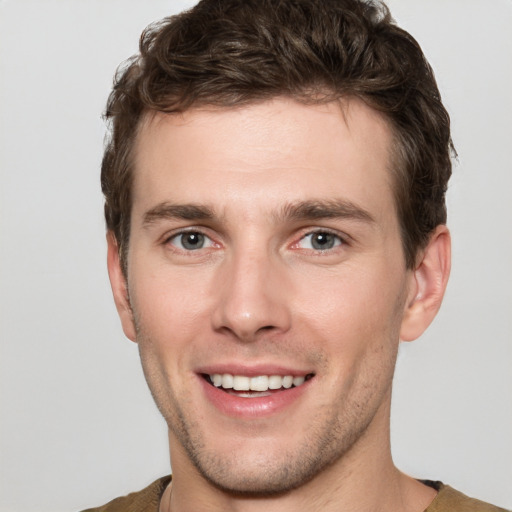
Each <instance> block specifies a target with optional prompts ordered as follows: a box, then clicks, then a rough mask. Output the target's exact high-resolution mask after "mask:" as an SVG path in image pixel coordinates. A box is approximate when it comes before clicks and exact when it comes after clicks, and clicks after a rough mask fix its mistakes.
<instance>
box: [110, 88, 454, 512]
mask: <svg viewBox="0 0 512 512" xmlns="http://www.w3.org/2000/svg"><path fill="white" fill-rule="evenodd" d="M392 143H393V141H392V136H391V131H390V129H389V127H388V125H387V123H386V122H385V120H384V119H383V118H382V117H381V116H380V115H379V114H378V113H376V112H375V111H373V110H371V109H370V108H369V107H367V106H366V105H364V104H363V103H362V102H359V101H357V100H348V101H345V102H344V103H343V104H339V103H331V104H326V105H314V106H311V105H309V106H306V105H301V104H299V103H296V102H294V101H293V100H291V99H286V98H276V99H274V100H272V101H268V102H264V103H259V104H255V105H251V106H244V107H242V108H238V109H213V108H212V109H195V110H191V111H188V112H186V113H184V114H183V115H180V116H178V115H174V116H169V115H162V114H155V115H151V116H148V117H147V118H146V120H145V122H144V124H143V125H142V127H141V131H140V134H139V137H138V140H137V144H136V148H135V169H136V172H135V181H134V188H133V197H134V200H133V209H132V217H131V223H132V225H131V233H130V244H129V250H128V267H127V269H128V270H127V279H125V276H124V275H123V273H122V271H121V267H120V263H119V257H118V251H117V245H116V242H115V239H114V237H113V236H112V235H111V234H109V236H108V243H109V253H108V264H109V274H110V278H111V283H112V288H113V292H114V298H115V301H116V305H117V308H118V311H119V314H120V317H121V321H122V325H123V329H124V331H125V334H126V335H127V336H128V338H130V339H131V340H134V341H136V342H137V343H138V344H139V349H140V354H141V359H142V364H143V368H144V372H145V375H146V379H147V381H148V384H149V387H150V389H151V391H152V393H153V396H154V398H155V401H156V403H157V405H158V406H159V408H160V410H161V412H162V414H163V416H164V418H165V419H166V421H167V424H168V426H169V440H170V450H171V463H172V467H173V484H172V494H171V492H170V489H168V490H167V491H166V494H165V495H164V498H163V500H162V507H161V509H162V510H167V509H168V508H169V507H170V508H172V510H173V511H174V512H182V511H185V510H190V511H192V510H193V511H196V512H197V511H201V510H243V511H252V510H265V511H267V512H268V511H272V510H274V509H275V510H279V511H287V510H290V511H291V510H299V509H305V510H322V511H329V510H358V511H365V510H368V511H370V510H372V511H373V510H390V511H391V510H393V511H399V510H408V511H415V510H417V511H418V512H419V511H422V510H424V509H425V508H426V506H427V505H428V504H429V503H430V501H431V500H432V499H433V497H434V495H435V491H433V490H432V489H430V488H427V487H425V486H423V485H422V484H420V483H418V482H417V481H415V480H413V479H411V478H409V477H407V476H405V475H403V474H401V473H400V472H399V471H398V470H397V469H396V468H395V467H394V465H393V462H392V459H391V454H390V447H389V410H390V401H391V383H392V377H393V371H394V366H395V360H396V354H397V350H398V344H399V340H400V339H402V340H412V339H415V338H416V337H418V336H419V335H420V334H421V333H422V332H423V331H424V330H425V328H426V327H427V326H428V325H429V323H430V322H431V321H432V319H433V318H434V316H435V314H436V312H437V310H438V308H439V306H440V303H441V300H442V296H443V293H444V289H445V286H446V281H447V278H448V274H449V268H450V239H449V234H448V231H447V229H446V227H444V226H439V227H438V228H437V230H436V231H435V232H434V233H433V234H432V237H431V240H430V243H429V245H428V246H427V248H426V249H425V250H424V251H421V253H420V254H419V255H418V264H417V266H416V268H415V269H414V270H408V269H406V267H405V262H404V255H403V249H402V243H401V239H400V233H399V225H398V219H397V216H396V212H395V207H394V203H393V194H392V188H391V187H392V183H391V178H390V176H391V174H390V172H389V166H390V165H392V163H391V161H390V157H389V155H390V153H391V151H390V149H391V145H392ZM305 203H306V206H311V204H314V205H315V206H316V207H317V208H316V210H315V209H312V208H309V209H308V208H306V207H305V206H304V205H305ZM170 205H172V207H169V206H170ZM176 205H188V206H187V208H188V209H187V208H185V209H183V208H181V209H179V208H178V209H177V208H176ZM190 205H194V207H195V208H194V209H192V210H191V208H190ZM319 205H321V208H319V207H318V206H319ZM198 207H200V208H198ZM206 209H207V210H208V216H205V215H204V210H206ZM319 209H321V210H322V212H321V213H320V214H319V213H316V214H315V213H313V211H314V210H315V211H316V212H318V210H319ZM184 212H185V213H184ZM201 212H202V216H201V215H199V214H200V213H201ZM290 212H293V215H292V214H291V213H290ZM185 217H186V218H185ZM193 217H194V218H193ZM184 230H185V231H188V232H190V231H192V232H193V233H200V234H201V235H203V236H204V240H205V243H204V245H203V246H200V248H198V249H195V250H190V249H187V248H186V247H184V246H183V242H186V241H187V240H190V238H186V236H185V238H184V236H183V231H184ZM312 233H322V234H323V235H321V236H325V234H326V233H329V234H330V235H332V238H330V239H329V240H330V242H331V244H330V245H329V244H327V246H326V247H327V248H326V249H320V250H319V249H318V245H314V242H315V241H318V238H317V236H318V235H314V234H312ZM216 365H228V366H229V365H232V366H233V367H238V366H240V367H243V368H245V367H246V366H252V365H258V367H259V368H265V367H267V366H269V367H270V366H276V365H277V366H279V365H280V366H283V365H284V366H285V367H286V368H290V369H293V370H294V371H296V372H303V373H308V374H311V375H313V378H311V379H310V380H309V381H308V382H307V383H306V385H305V386H304V388H302V390H301V392H300V394H298V396H297V397H296V398H295V399H293V400H291V401H290V403H286V405H285V406H284V407H278V408H277V409H275V410H270V409H269V411H270V412H267V413H261V411H259V412H258V411H256V412H255V413H254V414H253V413H252V412H251V411H249V413H247V414H244V415H237V414H225V413H224V412H223V411H221V410H219V408H218V407H217V406H216V405H214V404H213V403H212V401H211V400H210V398H209V395H208V393H207V392H205V389H207V388H205V385H206V386H209V384H205V381H204V379H203V378H202V377H201V376H200V375H199V373H200V372H201V369H204V368H211V367H215V366H216ZM237 365H238V366H237ZM233 373H236V372H233ZM299 389H300V388H299ZM285 393H286V392H285ZM222 396H224V395H222ZM246 400H252V399H251V398H247V399H246Z"/></svg>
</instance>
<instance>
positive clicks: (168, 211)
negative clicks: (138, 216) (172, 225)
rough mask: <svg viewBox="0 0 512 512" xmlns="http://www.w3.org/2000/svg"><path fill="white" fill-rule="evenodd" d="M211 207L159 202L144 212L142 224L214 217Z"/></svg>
mask: <svg viewBox="0 0 512 512" xmlns="http://www.w3.org/2000/svg"><path fill="white" fill-rule="evenodd" d="M214 216H215V215H214V213H213V210H212V209H211V208H209V207H208V206H205V205H199V204H193V203H191V204H173V203H167V202H164V203H160V204H158V205H156V206H155V207H154V208H151V209H150V210H148V211H147V212H146V213H145V214H144V219H143V225H144V226H148V225H150V224H153V223H154V222H157V221H159V220H166V219H168V220H172V219H179V220H210V219H213V218H214Z"/></svg>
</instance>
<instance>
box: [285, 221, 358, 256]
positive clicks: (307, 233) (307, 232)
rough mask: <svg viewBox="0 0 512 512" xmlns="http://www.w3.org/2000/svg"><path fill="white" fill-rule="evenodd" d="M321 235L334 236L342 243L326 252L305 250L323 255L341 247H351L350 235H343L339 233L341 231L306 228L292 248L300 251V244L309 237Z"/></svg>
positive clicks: (324, 228)
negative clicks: (322, 253)
mask: <svg viewBox="0 0 512 512" xmlns="http://www.w3.org/2000/svg"><path fill="white" fill-rule="evenodd" d="M319 233H325V234H329V235H333V236H335V237H336V238H338V239H339V241H340V243H339V244H337V245H335V246H334V247H332V248H331V249H325V250H321V249H305V250H312V251H315V252H318V253H321V252H329V251H333V250H336V248H338V247H340V246H347V245H349V240H350V237H349V236H348V235H346V234H345V233H341V232H339V231H337V230H335V229H332V228H326V227H315V228H305V229H303V230H301V234H300V237H299V238H298V240H296V241H295V242H293V244H292V248H297V249H300V247H298V246H299V244H300V242H301V241H302V240H304V239H305V238H306V237H308V236H311V235H315V234H319Z"/></svg>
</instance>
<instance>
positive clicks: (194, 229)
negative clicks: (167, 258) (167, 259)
mask: <svg viewBox="0 0 512 512" xmlns="http://www.w3.org/2000/svg"><path fill="white" fill-rule="evenodd" d="M207 231H208V230H207V229H205V228H203V227H201V226H186V227H181V228H177V229H175V230H172V231H171V232H167V233H166V234H165V235H164V236H163V237H162V239H161V243H162V245H172V246H173V247H174V248H175V249H177V250H179V251H184V252H196V251H199V250H201V249H208V248H210V247H215V246H219V245H220V244H219V243H218V242H216V241H215V240H214V239H213V237H212V236H210V235H209V234H208V233H207ZM187 233H198V234H200V235H202V236H204V237H205V239H207V240H209V242H210V243H209V245H208V246H207V247H201V248H200V249H196V251H191V250H187V249H185V248H180V247H177V246H176V245H174V244H172V243H171V242H172V240H174V239H176V238H178V237H179V236H181V235H185V234H187Z"/></svg>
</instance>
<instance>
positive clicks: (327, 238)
mask: <svg viewBox="0 0 512 512" xmlns="http://www.w3.org/2000/svg"><path fill="white" fill-rule="evenodd" d="M341 243H342V241H341V238H340V237H339V236H337V235H335V234H333V233H329V232H328V231H316V232H314V233H309V234H307V235H306V236H305V237H303V238H302V240H301V241H300V242H299V247H300V248H301V249H313V250H315V251H328V250H329V249H333V248H334V247H337V246H338V245H341Z"/></svg>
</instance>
